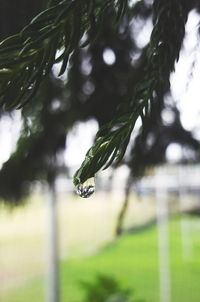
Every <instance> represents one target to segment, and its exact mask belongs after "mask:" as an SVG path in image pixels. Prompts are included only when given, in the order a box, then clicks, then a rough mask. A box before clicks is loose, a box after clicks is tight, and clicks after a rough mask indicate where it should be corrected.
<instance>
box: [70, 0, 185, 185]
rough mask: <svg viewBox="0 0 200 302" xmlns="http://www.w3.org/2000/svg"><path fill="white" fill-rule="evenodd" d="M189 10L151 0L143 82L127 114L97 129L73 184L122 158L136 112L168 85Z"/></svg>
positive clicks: (175, 2) (179, 3)
mask: <svg viewBox="0 0 200 302" xmlns="http://www.w3.org/2000/svg"><path fill="white" fill-rule="evenodd" d="M188 12H189V7H188V5H187V1H184V0H168V1H165V0H155V1H154V4H153V14H154V16H153V23H154V27H153V31H152V34H151V39H150V43H149V46H148V48H147V56H146V64H145V65H146V68H145V70H144V76H143V82H142V83H139V84H138V85H137V87H136V89H135V93H134V95H133V98H132V100H131V101H130V106H129V110H128V112H127V114H125V115H124V116H120V117H119V118H116V119H114V120H112V121H111V122H110V123H109V124H107V125H105V126H104V127H103V128H102V129H100V131H99V132H98V133H97V136H96V141H95V143H94V145H93V146H92V147H91V148H90V149H89V151H88V152H87V154H86V157H85V160H84V161H83V163H82V165H81V167H80V168H79V170H78V171H77V172H76V173H75V175H74V184H75V185H78V184H79V183H84V182H85V181H86V180H87V179H88V178H90V177H93V176H94V175H95V174H96V173H97V172H98V171H99V170H100V169H102V168H103V169H105V168H107V167H108V166H110V165H111V164H112V163H113V162H115V163H117V162H118V161H120V160H121V159H122V158H123V156H124V154H125V151H126V148H127V145H128V143H129V140H130V136H131V132H132V130H133V128H134V125H135V122H136V120H137V119H138V117H139V116H140V117H141V118H142V121H143V120H145V115H146V114H148V112H149V111H150V110H149V106H151V104H152V102H154V100H155V99H156V98H157V97H159V95H160V94H162V93H163V92H165V91H166V90H167V89H169V85H170V84H169V76H170V73H171V71H173V69H174V64H175V61H176V60H178V58H179V52H180V48H181V45H182V41H183V37H184V34H185V23H186V21H187V16H188Z"/></svg>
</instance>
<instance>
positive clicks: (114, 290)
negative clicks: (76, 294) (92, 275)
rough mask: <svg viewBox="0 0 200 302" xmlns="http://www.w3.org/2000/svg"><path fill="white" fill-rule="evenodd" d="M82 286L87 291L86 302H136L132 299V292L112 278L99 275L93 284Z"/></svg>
mask: <svg viewBox="0 0 200 302" xmlns="http://www.w3.org/2000/svg"><path fill="white" fill-rule="evenodd" d="M82 286H83V288H84V289H85V291H86V295H85V298H84V302H91V301H93V302H134V301H135V302H136V300H133V298H132V292H131V291H130V290H128V289H124V288H122V286H121V285H120V283H119V282H118V281H117V280H116V279H115V278H114V277H111V276H107V275H98V276H97V277H96V280H95V281H94V282H93V283H89V282H86V281H84V282H82ZM137 301H138V302H139V300H137Z"/></svg>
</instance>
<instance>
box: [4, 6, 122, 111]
mask: <svg viewBox="0 0 200 302" xmlns="http://www.w3.org/2000/svg"><path fill="white" fill-rule="evenodd" d="M126 5H127V0H117V1H115V0H105V1H97V0H87V1H81V0H62V1H61V0H60V1H58V0H52V1H50V6H49V7H48V8H47V9H46V10H45V11H43V12H41V13H40V14H39V15H37V16H36V17H35V18H34V19H33V20H32V21H31V22H30V24H28V25H27V26H26V27H25V28H24V29H23V30H22V31H21V32H20V33H19V34H16V35H14V36H12V37H9V38H7V39H6V40H4V41H2V42H1V43H0V106H1V107H2V108H4V109H5V110H9V109H12V108H21V107H23V106H24V105H25V104H26V103H27V102H28V101H29V100H31V99H32V98H33V96H34V95H35V93H36V92H37V90H38V87H39V85H40V83H41V82H42V80H43V78H44V77H46V75H48V74H49V72H50V71H51V69H52V66H53V64H55V63H58V62H62V65H61V69H60V73H59V75H62V74H63V73H64V72H65V70H66V67H67V63H68V60H69V56H70V54H71V53H72V52H73V51H74V50H75V49H76V48H77V47H80V46H82V47H83V46H85V45H87V43H92V41H93V40H94V39H95V38H96V36H97V34H98V29H99V28H100V27H101V26H100V25H101V22H103V17H104V14H105V12H106V10H108V9H113V8H114V10H115V12H116V20H118V19H119V18H120V17H121V15H123V13H124V11H125V8H126ZM88 33H89V34H88ZM84 34H85V35H86V36H88V37H90V40H88V41H85V43H84V44H83V45H81V39H82V37H83V35H84ZM58 50H60V51H61V54H60V55H59V57H57V51H58Z"/></svg>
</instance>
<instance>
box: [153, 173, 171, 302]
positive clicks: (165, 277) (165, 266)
mask: <svg viewBox="0 0 200 302" xmlns="http://www.w3.org/2000/svg"><path fill="white" fill-rule="evenodd" d="M165 181H166V179H165V177H163V175H160V174H158V175H156V188H155V190H156V214H157V228H158V252H159V270H160V272H159V278H160V302H170V301H171V290H170V263H169V262H170V260H169V231H168V199H167V198H168V196H167V188H166V183H165Z"/></svg>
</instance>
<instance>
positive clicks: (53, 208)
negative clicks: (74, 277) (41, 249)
mask: <svg viewBox="0 0 200 302" xmlns="http://www.w3.org/2000/svg"><path fill="white" fill-rule="evenodd" d="M47 194H48V199H47V232H48V242H47V293H46V301H47V302H59V263H58V221H57V194H56V187H55V181H53V182H52V183H51V184H49V185H48V192H47Z"/></svg>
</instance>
